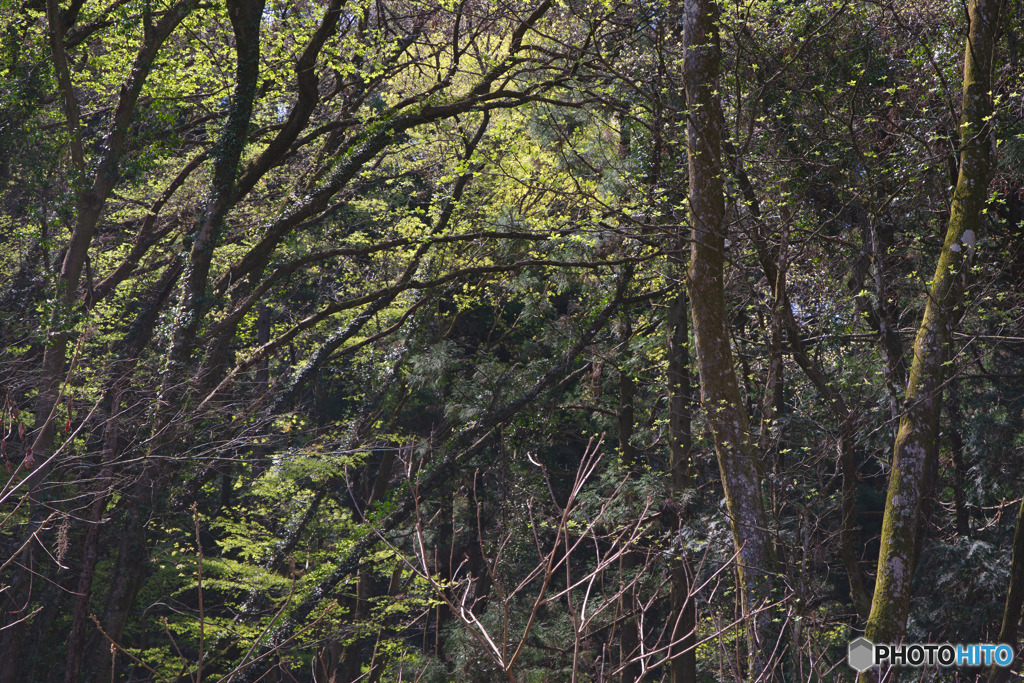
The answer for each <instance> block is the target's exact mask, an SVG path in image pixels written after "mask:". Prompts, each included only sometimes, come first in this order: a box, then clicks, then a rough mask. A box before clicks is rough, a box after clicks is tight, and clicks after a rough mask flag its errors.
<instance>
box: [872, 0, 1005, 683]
mask: <svg viewBox="0 0 1024 683" xmlns="http://www.w3.org/2000/svg"><path fill="white" fill-rule="evenodd" d="M999 5H1000V0H971V3H970V7H969V17H970V30H969V34H968V38H967V47H966V49H965V51H964V52H965V55H964V84H963V104H962V107H963V109H962V113H961V119H960V171H959V176H958V178H957V184H956V189H955V191H954V193H953V202H952V206H951V209H950V217H949V225H948V227H947V229H946V239H945V242H944V244H943V248H942V253H941V255H940V257H939V262H938V265H937V267H936V269H935V276H934V277H933V279H932V282H931V288H930V290H929V292H928V302H927V304H926V306H925V311H924V317H923V319H922V321H921V326H920V328H919V329H918V332H917V338H916V340H915V342H914V359H913V364H912V366H911V370H910V378H909V380H908V382H907V392H906V398H905V402H904V409H903V414H902V416H901V418H900V423H899V429H898V431H897V435H896V442H895V445H894V447H893V459H892V471H891V474H890V478H889V492H888V495H887V498H886V504H885V516H884V518H883V522H882V540H881V550H880V552H879V557H878V575H877V579H876V583H875V593H874V599H873V601H872V603H871V614H870V616H869V617H868V624H867V631H866V636H867V638H868V639H870V640H872V641H874V642H878V643H886V642H890V641H894V640H897V639H898V638H900V637H901V636H902V635H903V633H904V630H905V628H906V623H907V614H908V611H909V607H910V590H911V583H912V581H913V577H914V565H915V563H916V560H917V556H918V548H919V546H920V541H921V539H920V537H919V535H920V529H919V524H918V521H919V518H920V514H921V504H922V500H923V498H924V496H925V493H926V487H927V484H928V478H929V472H932V471H934V470H935V458H936V453H937V447H936V441H937V436H938V427H939V415H940V412H941V409H942V400H941V399H942V386H943V381H944V379H945V361H946V354H947V349H948V343H947V342H948V340H949V338H950V335H951V332H952V330H951V327H952V321H953V320H954V319H955V318H956V317H957V316H956V315H955V310H956V307H957V306H958V305H959V304H960V301H961V299H962V297H963V290H964V280H965V278H966V275H967V272H966V270H967V268H968V267H969V261H968V257H969V254H970V252H971V251H973V248H974V244H975V243H976V241H977V235H978V232H979V228H980V224H981V213H982V210H983V209H984V207H985V203H986V200H987V196H988V184H989V179H990V177H991V174H992V166H993V138H992V131H991V127H990V124H989V121H990V118H991V113H992V95H991V92H990V91H991V82H992V78H991V74H992V64H993V52H994V48H995V35H996V25H997V22H998V17H999ZM863 678H865V677H863V676H862V679H863Z"/></svg>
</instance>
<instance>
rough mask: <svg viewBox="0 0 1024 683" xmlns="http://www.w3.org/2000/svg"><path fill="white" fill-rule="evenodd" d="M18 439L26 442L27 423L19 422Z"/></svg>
mask: <svg viewBox="0 0 1024 683" xmlns="http://www.w3.org/2000/svg"><path fill="white" fill-rule="evenodd" d="M18 438H19V439H21V440H22V441H24V440H25V423H24V422H18Z"/></svg>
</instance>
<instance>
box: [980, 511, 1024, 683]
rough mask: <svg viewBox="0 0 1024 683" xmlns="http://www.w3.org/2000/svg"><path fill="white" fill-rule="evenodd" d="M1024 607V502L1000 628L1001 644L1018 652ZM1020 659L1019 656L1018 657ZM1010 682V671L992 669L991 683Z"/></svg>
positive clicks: (1014, 545)
mask: <svg viewBox="0 0 1024 683" xmlns="http://www.w3.org/2000/svg"><path fill="white" fill-rule="evenodd" d="M1022 607H1024V501H1022V502H1021V504H1020V507H1019V508H1018V509H1017V530H1016V531H1015V532H1014V534H1013V559H1012V560H1011V563H1010V585H1009V587H1008V588H1007V589H1006V604H1005V606H1004V607H1003V623H1002V626H1000V628H999V638H998V640H999V642H1000V643H1006V644H1007V645H1009V646H1010V647H1012V648H1013V651H1014V652H1017V630H1018V629H1019V628H1020V616H1021V609H1022ZM1018 659H1019V656H1018ZM1009 680H1010V669H1009V667H1007V668H999V667H992V669H990V670H989V674H988V681H989V683H1003V681H1009Z"/></svg>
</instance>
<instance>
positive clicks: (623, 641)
mask: <svg viewBox="0 0 1024 683" xmlns="http://www.w3.org/2000/svg"><path fill="white" fill-rule="evenodd" d="M632 337H633V328H632V324H631V322H630V319H629V312H628V310H626V309H623V311H622V339H621V347H622V356H621V358H620V365H619V409H618V422H619V453H620V455H621V457H622V466H623V467H624V468H625V469H626V470H627V471H628V472H630V473H631V474H632V473H635V472H636V456H637V450H636V447H635V446H633V444H632V443H631V441H632V439H633V432H634V430H635V427H636V424H635V421H634V412H635V411H634V408H633V401H634V399H635V396H636V386H635V384H634V382H633V378H632V377H630V376H629V372H628V371H627V370H626V367H625V364H626V361H627V360H628V358H629V342H630V339H632ZM636 566H637V557H636V552H635V551H633V550H630V549H627V550H626V551H625V552H624V553H623V554H622V557H621V558H620V560H619V571H620V573H621V578H620V580H621V585H622V587H623V589H624V590H623V591H622V594H621V595H620V596H619V613H620V614H621V615H622V622H621V623H622V633H621V635H620V636H619V664H620V665H621V666H622V667H623V669H622V676H621V677H620V679H619V680H620V681H621V683H634V682H635V681H636V680H638V679H639V677H640V671H641V668H640V661H639V660H638V659H636V657H637V655H638V654H639V653H640V637H639V626H640V624H639V623H638V620H637V617H636V614H637V604H636V596H635V595H634V591H633V588H632V587H629V582H630V581H631V580H632V578H633V572H635V571H636Z"/></svg>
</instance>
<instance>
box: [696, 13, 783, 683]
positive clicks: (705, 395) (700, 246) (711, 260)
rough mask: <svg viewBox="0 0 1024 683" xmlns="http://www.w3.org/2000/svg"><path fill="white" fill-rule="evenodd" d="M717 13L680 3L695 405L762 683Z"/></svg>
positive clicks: (763, 627)
mask: <svg viewBox="0 0 1024 683" xmlns="http://www.w3.org/2000/svg"><path fill="white" fill-rule="evenodd" d="M717 18H718V11H717V5H716V3H715V2H714V1H713V0H692V1H691V2H687V3H686V5H685V9H684V13H683V40H684V46H685V54H684V63H683V80H684V83H685V86H686V102H687V109H688V114H689V117H688V123H687V152H688V156H689V175H690V195H689V200H690V221H691V224H692V226H693V238H692V239H693V242H692V247H691V254H690V269H689V277H688V281H689V282H688V286H689V294H690V305H691V308H692V315H693V331H694V339H695V341H696V352H697V353H696V355H697V368H698V371H699V374H700V387H701V402H702V404H703V406H704V410H705V412H706V414H707V421H708V425H709V426H710V428H711V432H712V436H713V438H714V442H715V451H716V453H717V455H718V465H719V468H720V470H721V474H722V487H723V488H724V490H725V499H726V505H727V506H728V512H729V517H730V520H731V524H732V532H733V541H734V543H735V545H736V553H737V567H738V570H739V582H740V599H741V608H742V613H743V616H744V620H745V625H746V632H747V645H748V649H749V652H748V657H749V662H748V663H749V671H748V678H749V679H750V680H757V679H761V680H764V679H770V678H772V677H773V676H775V675H778V674H779V672H776V671H775V663H774V661H773V657H772V656H771V655H772V653H773V652H775V651H776V644H777V638H778V633H777V630H778V629H777V628H776V629H773V626H772V620H771V618H770V615H769V612H768V611H767V609H766V607H767V605H768V604H769V603H770V602H771V601H772V599H773V595H772V587H773V585H774V575H775V568H774V564H775V562H774V558H773V557H772V548H771V543H770V539H769V535H768V523H767V516H766V515H765V510H764V501H763V499H762V495H761V485H760V475H759V473H758V468H757V466H756V462H755V456H754V449H753V445H752V444H751V436H750V428H749V421H748V418H747V413H746V409H745V407H744V405H743V399H742V396H741V394H740V389H739V384H738V382H737V380H736V372H735V369H734V367H733V357H732V351H731V349H730V347H729V333H728V329H727V327H726V319H727V315H726V306H725V289H724V266H725V230H726V229H725V198H724V194H723V185H722V173H723V168H722V161H721V128H722V114H721V104H720V101H719V95H718V74H719V63H720V59H721V51H720V48H719V44H718V24H717ZM773 631H775V632H773Z"/></svg>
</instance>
